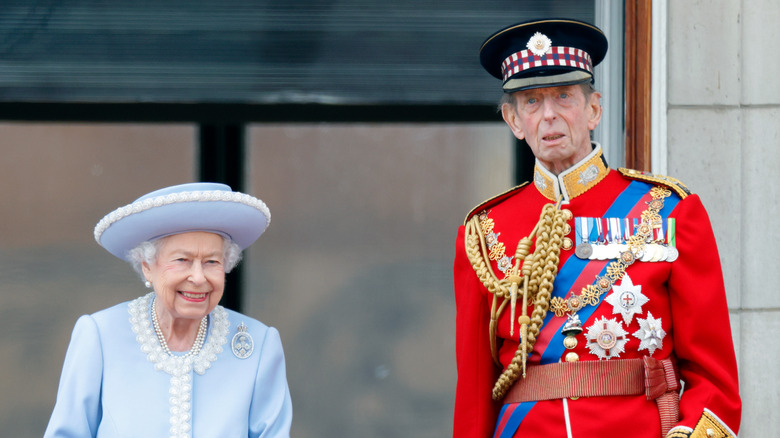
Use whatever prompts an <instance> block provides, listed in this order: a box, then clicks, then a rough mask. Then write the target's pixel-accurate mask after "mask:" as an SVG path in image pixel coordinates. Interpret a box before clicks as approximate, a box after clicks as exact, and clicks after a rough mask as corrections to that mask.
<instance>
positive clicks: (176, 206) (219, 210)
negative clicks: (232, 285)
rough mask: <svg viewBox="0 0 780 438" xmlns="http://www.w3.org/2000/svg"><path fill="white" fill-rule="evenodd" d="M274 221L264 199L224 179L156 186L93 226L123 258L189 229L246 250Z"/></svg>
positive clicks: (104, 244) (97, 235)
mask: <svg viewBox="0 0 780 438" xmlns="http://www.w3.org/2000/svg"><path fill="white" fill-rule="evenodd" d="M270 223H271V212H270V211H269V210H268V207H266V205H265V203H264V202H263V201H261V200H259V199H257V198H255V197H253V196H250V195H247V194H244V193H240V192H234V191H233V190H232V189H231V188H230V186H227V185H225V184H218V183H190V184H181V185H176V186H171V187H166V188H164V189H160V190H156V191H154V192H151V193H149V194H146V195H144V196H141V197H140V198H138V199H136V200H135V201H134V202H133V203H132V204H129V205H126V206H124V207H121V208H118V209H116V210H114V211H112V212H111V213H109V214H107V215H106V216H105V217H104V218H103V219H101V220H100V222H98V224H97V225H96V226H95V240H97V242H98V243H99V244H100V245H101V246H102V247H103V248H105V249H107V250H108V252H110V253H111V254H113V255H115V256H117V257H119V258H120V259H122V260H128V252H129V251H130V250H131V249H133V248H135V247H136V246H138V244H140V243H141V242H144V241H147V240H154V239H157V238H160V237H165V236H170V235H172V234H179V233H186V232H190V231H208V232H212V233H217V234H220V235H222V236H225V237H229V238H230V239H231V240H233V242H235V243H236V244H238V246H239V247H241V249H242V250H243V249H246V248H247V247H248V246H249V245H251V244H252V243H253V242H254V241H255V240H257V238H258V237H260V235H261V234H263V232H264V231H265V229H266V228H268V224H270Z"/></svg>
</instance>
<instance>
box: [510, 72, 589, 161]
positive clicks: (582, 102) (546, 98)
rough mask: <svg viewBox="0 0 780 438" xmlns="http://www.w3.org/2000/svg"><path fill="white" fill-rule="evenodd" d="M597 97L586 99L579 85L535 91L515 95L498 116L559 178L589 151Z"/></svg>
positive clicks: (536, 89) (524, 91)
mask: <svg viewBox="0 0 780 438" xmlns="http://www.w3.org/2000/svg"><path fill="white" fill-rule="evenodd" d="M600 97H601V95H600V94H599V93H596V92H594V93H592V94H591V95H590V96H585V93H584V91H583V89H582V86H580V85H567V86H561V87H548V88H535V89H531V90H523V91H517V92H515V93H514V100H515V102H514V103H508V104H504V105H503V106H502V108H501V112H502V114H503V116H504V120H505V121H506V123H507V125H509V127H510V129H512V133H514V135H515V137H517V138H519V139H521V140H522V139H525V141H526V142H527V143H528V145H529V146H530V147H531V150H532V151H533V153H534V156H535V157H536V158H537V160H539V162H540V163H541V164H542V165H544V166H545V167H546V168H547V169H548V170H550V171H551V172H553V173H555V174H559V173H561V172H563V171H564V170H566V169H568V168H569V167H571V166H573V165H574V164H576V163H577V162H578V161H580V160H582V159H583V158H585V156H586V155H588V154H589V153H590V151H591V150H592V148H591V145H590V131H592V130H593V129H595V128H596V126H597V125H598V124H599V121H600V120H601V105H600V104H599V98H600Z"/></svg>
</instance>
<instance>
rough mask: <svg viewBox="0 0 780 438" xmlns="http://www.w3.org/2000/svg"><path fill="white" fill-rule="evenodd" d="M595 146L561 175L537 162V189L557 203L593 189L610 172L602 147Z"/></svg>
mask: <svg viewBox="0 0 780 438" xmlns="http://www.w3.org/2000/svg"><path fill="white" fill-rule="evenodd" d="M593 144H594V146H595V147H594V148H593V151H592V152H591V153H589V154H588V156H587V157H585V158H583V159H582V160H581V161H580V162H579V163H577V164H575V165H574V166H572V167H570V168H568V169H566V170H564V171H563V172H561V173H560V174H559V175H555V174H553V173H552V172H550V171H549V170H547V169H545V167H544V166H542V165H541V164H540V163H539V161H538V160H537V161H536V166H535V167H534V185H535V186H536V189H537V190H539V192H540V193H541V194H542V195H544V196H545V197H546V198H547V199H549V200H551V201H557V200H558V199H559V197H561V196H563V202H564V203H566V202H568V201H569V200H570V199H574V198H576V197H577V196H579V195H581V194H583V193H585V192H587V191H588V190H590V189H591V188H593V187H594V186H595V185H596V184H598V183H599V181H601V180H602V179H604V177H605V176H607V173H608V172H609V168H608V167H607V165H606V163H605V162H604V159H603V158H602V153H601V145H600V144H598V143H596V142H593Z"/></svg>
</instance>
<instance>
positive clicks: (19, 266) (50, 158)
mask: <svg viewBox="0 0 780 438" xmlns="http://www.w3.org/2000/svg"><path fill="white" fill-rule="evenodd" d="M195 135H196V130H195V127H194V126H192V125H146V126H144V125H107V124H100V125H95V124H33V123H30V124H25V123H15V124H0V150H2V151H3V156H2V159H0V187H3V196H2V203H0V217H2V221H0V242H2V246H0V278H2V285H1V286H0V332H2V333H3V342H0V357H2V358H3V366H2V370H3V371H2V373H3V376H4V378H3V379H0V394H3V397H0V424H2V429H3V432H2V435H3V436H14V437H30V438H32V437H40V436H42V435H43V431H44V429H45V427H46V424H47V422H48V419H49V415H50V414H51V410H52V408H53V407H54V400H55V397H56V395H57V386H58V382H59V377H60V371H61V370H62V361H63V359H64V357H65V350H66V348H67V345H68V341H69V339H70V333H71V330H72V329H73V325H74V324H75V322H76V319H78V317H79V316H80V315H82V314H86V313H92V312H95V311H98V310H100V309H103V308H106V307H109V306H112V305H114V304H118V303H120V302H122V301H126V300H129V299H132V298H135V297H137V296H140V295H142V294H143V293H144V291H145V288H144V286H143V284H142V283H141V281H140V279H139V278H138V276H137V275H136V274H135V273H134V272H133V270H132V268H131V267H130V266H129V265H128V264H127V263H124V262H122V261H120V260H119V259H116V258H114V257H113V256H112V255H110V254H109V253H108V252H106V251H105V250H103V249H102V248H101V247H100V246H99V245H98V244H97V243H95V240H94V238H93V235H92V231H93V229H94V227H95V224H96V223H97V222H98V220H100V219H101V218H102V217H103V215H105V214H106V213H109V212H110V211H111V210H113V209H114V208H117V207H120V206H122V205H125V204H127V203H130V202H132V201H133V200H134V199H136V198H137V197H139V196H140V195H143V194H144V193H147V192H149V191H151V190H154V189H157V188H159V187H162V186H166V185H171V184H177V183H182V182H189V181H192V178H193V169H194V167H193V166H194V162H195V153H194V151H195V148H194V141H195V138H196V137H195Z"/></svg>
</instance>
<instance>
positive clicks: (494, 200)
mask: <svg viewBox="0 0 780 438" xmlns="http://www.w3.org/2000/svg"><path fill="white" fill-rule="evenodd" d="M527 185H528V181H526V182H524V183H522V184H520V185H519V186H515V187H512V188H511V189H509V190H507V191H505V192H503V193H499V194H498V195H496V196H493V197H492V198H489V199H487V200H485V201H482V202H480V203H479V204H478V205H477V206H476V207H474V208H472V209H471V211H470V212H469V214H468V215H466V219H464V220H463V225H466V222H468V221H469V219H471V217H472V216H474V215H475V214H477V213H479V212H480V211H482V210H485V209H487V208H489V207H492V206H494V205H496V204H498V203H500V202H501V201H503V200H504V199H506V198H508V197H510V196H512V195H513V194H514V193H515V192H516V191H517V190H520V189H522V188H523V187H525V186H527Z"/></svg>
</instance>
